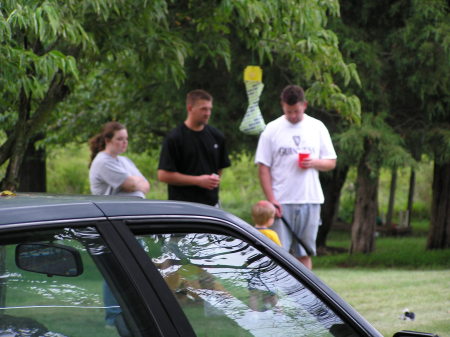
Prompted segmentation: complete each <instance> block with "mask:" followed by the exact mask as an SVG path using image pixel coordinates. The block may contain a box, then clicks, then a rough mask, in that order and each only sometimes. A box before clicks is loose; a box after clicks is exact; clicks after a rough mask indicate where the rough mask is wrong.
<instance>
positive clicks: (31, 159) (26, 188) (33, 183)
mask: <svg viewBox="0 0 450 337" xmlns="http://www.w3.org/2000/svg"><path fill="white" fill-rule="evenodd" d="M43 138H44V137H43V135H39V136H38V137H35V138H33V139H32V140H31V141H30V143H29V144H28V147H27V150H26V152H25V157H24V160H23V162H22V167H21V168H20V176H19V187H18V189H17V190H18V191H20V192H46V190H47V189H46V183H47V181H46V165H45V156H46V153H45V148H38V149H36V146H35V144H36V142H37V141H38V140H40V139H43Z"/></svg>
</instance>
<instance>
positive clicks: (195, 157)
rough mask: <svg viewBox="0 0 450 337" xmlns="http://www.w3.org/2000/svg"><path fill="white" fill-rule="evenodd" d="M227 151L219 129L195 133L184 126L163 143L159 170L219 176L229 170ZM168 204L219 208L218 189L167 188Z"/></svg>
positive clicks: (207, 129) (212, 128)
mask: <svg viewBox="0 0 450 337" xmlns="http://www.w3.org/2000/svg"><path fill="white" fill-rule="evenodd" d="M230 164H231V163H230V159H229V158H228V152H227V150H226V148H225V137H224V136H223V134H222V133H221V132H220V131H219V130H217V129H216V128H214V127H212V126H209V125H205V127H204V128H203V130H202V131H193V130H191V129H189V128H188V127H187V126H186V125H185V124H184V123H183V124H181V125H179V126H178V127H176V128H175V129H173V130H172V131H171V132H170V133H169V134H168V135H167V136H166V138H165V139H164V143H163V147H162V150H161V155H160V158H159V166H158V169H161V170H165V171H170V172H179V173H183V174H188V175H194V176H199V175H202V174H212V173H218V172H219V170H221V169H223V168H225V167H228V166H230ZM168 190H169V200H182V201H192V202H199V203H202V204H207V205H212V206H213V205H216V204H217V203H218V201H219V189H218V188H215V189H213V190H208V189H204V188H201V187H198V186H175V185H168Z"/></svg>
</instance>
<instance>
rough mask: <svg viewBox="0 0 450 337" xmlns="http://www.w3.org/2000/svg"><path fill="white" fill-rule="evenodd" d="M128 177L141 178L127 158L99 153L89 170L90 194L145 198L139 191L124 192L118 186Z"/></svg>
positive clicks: (137, 170)
mask: <svg viewBox="0 0 450 337" xmlns="http://www.w3.org/2000/svg"><path fill="white" fill-rule="evenodd" d="M129 176H141V177H143V175H142V174H141V172H139V169H138V168H137V167H136V165H134V163H133V162H132V161H131V160H130V159H128V158H127V157H123V156H117V157H115V158H114V157H111V156H110V155H109V154H107V153H105V152H103V151H102V152H99V153H98V154H97V155H96V156H95V158H94V160H93V161H92V164H91V169H90V170H89V182H90V185H91V193H92V194H95V195H121V196H135V197H140V198H145V194H144V193H143V192H141V191H135V192H125V191H121V189H120V186H121V185H122V184H123V183H124V181H125V179H127V178H128V177H129Z"/></svg>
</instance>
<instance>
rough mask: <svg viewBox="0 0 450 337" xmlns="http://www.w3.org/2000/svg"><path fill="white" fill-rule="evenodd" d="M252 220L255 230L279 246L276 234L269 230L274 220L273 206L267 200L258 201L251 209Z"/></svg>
mask: <svg viewBox="0 0 450 337" xmlns="http://www.w3.org/2000/svg"><path fill="white" fill-rule="evenodd" d="M252 218H253V221H254V223H255V228H256V229H257V230H259V231H260V232H261V233H263V234H264V235H265V236H267V237H268V238H269V239H271V240H272V241H273V242H275V243H276V244H277V245H279V246H281V242H280V238H279V237H278V234H277V232H275V231H274V230H273V229H270V228H269V227H271V226H272V225H273V222H274V220H275V206H274V205H272V203H270V202H268V201H267V200H261V201H258V202H257V203H256V204H254V205H253V207H252Z"/></svg>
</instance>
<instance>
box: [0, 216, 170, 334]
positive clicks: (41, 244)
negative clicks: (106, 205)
mask: <svg viewBox="0 0 450 337" xmlns="http://www.w3.org/2000/svg"><path fill="white" fill-rule="evenodd" d="M155 270H156V269H155ZM158 277H159V278H161V277H160V276H159V274H158ZM161 279H162V278H161ZM142 280H144V282H143V283H140V282H141V281H142ZM162 282H163V281H162ZM0 335H2V336H18V337H19V336H20V337H25V336H46V337H50V336H52V337H63V336H70V337H77V336H78V337H85V336H96V337H103V336H105V337H106V336H108V337H109V336H112V337H116V336H117V337H119V336H120V337H128V336H136V337H148V336H178V335H179V334H178V333H177V332H176V329H175V328H174V325H173V322H172V319H171V318H170V316H169V315H168V314H167V313H166V312H165V310H164V309H163V307H162V306H161V305H160V301H159V296H157V295H156V294H155V291H154V290H153V289H152V288H151V287H150V284H149V283H148V282H146V281H145V277H144V274H143V273H142V271H141V267H140V265H139V264H137V263H136V261H134V257H133V255H132V254H130V251H129V249H128V248H127V247H126V245H125V243H124V241H123V239H122V238H121V236H120V235H118V233H117V232H116V230H115V228H114V226H112V225H111V223H110V222H108V221H106V220H95V221H94V220H92V221H75V220H74V221H68V220H65V221H62V222H61V223H59V222H58V221H52V222H49V223H39V224H29V223H27V224H14V225H8V226H4V227H1V228H0Z"/></svg>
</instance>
